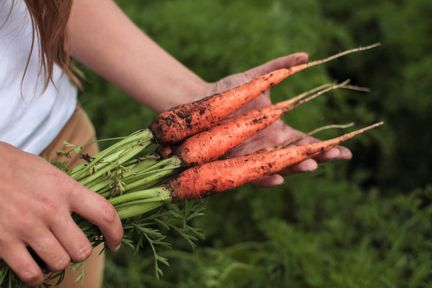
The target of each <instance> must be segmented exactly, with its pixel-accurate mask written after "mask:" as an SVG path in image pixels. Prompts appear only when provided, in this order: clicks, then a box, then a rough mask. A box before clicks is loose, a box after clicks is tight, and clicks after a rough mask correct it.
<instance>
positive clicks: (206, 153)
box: [0, 44, 382, 284]
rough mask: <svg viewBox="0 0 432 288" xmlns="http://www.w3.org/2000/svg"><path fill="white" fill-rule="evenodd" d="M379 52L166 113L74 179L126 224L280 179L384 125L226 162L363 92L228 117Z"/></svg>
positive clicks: (271, 76)
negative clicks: (286, 86) (296, 81)
mask: <svg viewBox="0 0 432 288" xmlns="http://www.w3.org/2000/svg"><path fill="white" fill-rule="evenodd" d="M376 46H377V44H374V45H370V46H367V47H362V48H357V49H352V50H348V51H345V52H342V53H339V54H336V55H334V56H331V57H329V58H326V59H323V60H319V61H314V62H310V63H307V64H302V65H298V66H294V67H290V68H284V69H279V70H275V71H272V72H270V73H268V74H265V75H263V76H261V77H259V78H257V79H254V80H252V81H250V82H249V83H246V84H243V85H240V86H238V87H236V88H233V89H231V90H229V91H225V92H222V93H218V94H215V95H212V96H209V97H206V98H204V99H202V100H199V101H195V102H192V103H188V104H185V105H181V106H177V107H174V108H172V109H170V110H168V111H165V112H163V113H161V114H159V115H158V116H157V118H156V120H155V121H154V122H153V123H152V124H151V125H150V127H149V129H144V130H141V131H138V132H136V133H134V134H132V135H130V136H128V137H125V138H124V139H122V140H121V141H119V142H118V143H115V144H114V145H112V146H111V147H109V148H107V149H105V150H103V151H101V152H100V153H98V154H97V155H93V156H94V158H93V157H88V155H87V157H85V158H86V159H87V163H84V164H82V165H80V166H78V167H76V168H74V169H73V170H71V171H68V173H69V175H70V176H71V177H73V178H74V179H75V180H77V181H79V182H80V183H82V184H83V185H85V186H86V187H88V188H89V189H91V190H93V191H95V192H97V193H99V194H101V195H103V196H104V197H106V198H107V199H109V201H110V202H111V203H112V204H113V205H114V207H115V208H116V209H117V211H118V214H119V215H120V217H121V219H123V220H125V219H128V218H131V217H135V216H139V215H143V214H146V213H149V212H150V211H153V210H155V209H157V208H159V207H161V206H162V205H164V204H165V203H169V202H172V201H183V200H186V199H197V198H202V197H204V196H208V195H210V194H213V193H217V192H221V191H225V190H228V189H232V188H235V187H239V186H241V185H243V184H246V183H249V182H252V181H254V180H257V179H259V178H261V177H263V176H266V175H271V174H275V173H278V172H280V171H282V170H284V169H286V168H287V167H289V166H291V165H294V164H297V163H299V162H302V161H304V160H306V159H308V158H311V157H315V156H316V155H318V154H320V153H322V152H325V151H327V150H330V149H331V148H333V147H335V146H336V145H339V144H340V143H342V142H344V141H346V140H348V139H351V138H353V137H354V136H356V135H358V134H360V133H363V132H364V131H366V130H369V129H372V128H375V127H377V126H379V125H381V124H382V122H380V123H376V124H373V125H371V126H368V127H366V128H363V129H360V130H357V131H354V132H351V133H348V134H345V135H342V136H340V137H337V138H334V139H330V140H326V141H321V142H317V143H313V144H307V145H303V146H281V147H273V148H269V149H266V150H263V151H257V152H255V153H252V154H249V155H246V156H240V157H232V158H226V159H221V157H222V156H224V155H226V154H227V153H228V152H229V151H231V150H232V149H233V148H234V147H236V146H238V145H240V144H241V143H243V142H244V141H246V140H247V139H249V138H251V137H253V136H254V135H256V134H257V133H258V132H259V131H261V130H263V129H265V128H266V127H268V126H269V125H271V124H272V123H274V122H275V121H276V120H278V119H279V118H280V117H281V116H282V115H283V114H284V113H286V112H288V111H290V110H292V109H294V108H296V107H298V106H300V105H302V104H304V103H307V102H309V101H311V100H313V99H315V98H316V97H318V96H320V95H322V94H324V93H326V92H328V91H331V90H333V89H337V88H345V89H353V90H358V89H359V88H358V87H355V86H351V85H349V84H348V82H347V81H346V82H343V83H341V84H326V85H323V86H320V87H318V88H315V89H313V90H311V91H309V92H306V93H303V94H301V95H298V96H296V97H294V98H291V99H289V100H287V101H283V102H280V103H277V104H274V105H269V106H267V107H263V108H259V109H254V110H250V111H248V112H246V113H244V114H241V115H238V116H235V117H228V116H230V115H231V114H233V113H234V112H236V111H238V110H239V109H240V108H241V107H243V106H244V105H245V104H247V103H249V102H251V101H253V100H254V99H256V98H257V97H258V96H259V95H261V94H262V92H264V91H266V90H268V89H269V88H271V87H272V86H274V85H276V84H278V83H280V82H281V81H283V80H284V79H286V78H287V77H289V76H291V75H293V74H295V73H297V72H299V71H302V70H304V69H306V68H309V67H313V66H316V65H318V64H322V63H325V62H327V61H330V60H333V59H335V58H338V57H341V56H343V55H346V54H350V53H353V52H358V51H363V50H367V49H371V48H373V47H376ZM157 147H159V148H160V147H164V149H165V151H168V153H167V154H168V157H166V158H165V159H164V158H160V157H159V156H158V155H157V153H155V151H156V150H157ZM76 221H77V222H78V224H79V225H80V227H81V228H82V229H83V231H84V232H85V233H86V235H87V236H88V237H89V239H90V241H91V242H92V244H93V245H95V246H96V245H98V244H99V243H101V242H103V237H102V236H101V233H100V232H99V230H98V229H97V228H96V227H95V226H93V225H92V224H90V223H89V222H87V221H86V220H84V219H78V218H77V219H76ZM4 266H5V265H3V264H2V266H0V280H1V281H0V284H2V283H3V281H4V280H5V279H6V278H5V275H11V273H10V271H8V270H7V267H6V268H5V267H4ZM8 273H9V274H8ZM2 275H3V277H2ZM11 277H12V276H11ZM9 280H10V279H9ZM5 283H6V282H5ZM15 283H16V282H15Z"/></svg>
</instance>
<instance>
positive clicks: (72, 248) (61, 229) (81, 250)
mask: <svg viewBox="0 0 432 288" xmlns="http://www.w3.org/2000/svg"><path fill="white" fill-rule="evenodd" d="M51 230H52V232H53V234H54V236H55V237H56V238H57V239H58V241H59V242H60V243H61V245H62V246H63V247H64V249H65V250H66V252H67V253H68V254H69V256H70V258H71V259H72V261H74V262H82V261H84V260H86V259H87V258H88V257H89V256H90V255H91V251H92V246H91V244H90V241H89V240H88V239H87V237H86V236H85V235H84V233H83V232H82V230H81V229H80V228H79V227H78V225H77V224H76V223H75V222H74V221H73V219H72V217H71V216H70V215H67V216H66V217H65V218H64V219H62V220H57V221H55V223H53V224H52V225H51Z"/></svg>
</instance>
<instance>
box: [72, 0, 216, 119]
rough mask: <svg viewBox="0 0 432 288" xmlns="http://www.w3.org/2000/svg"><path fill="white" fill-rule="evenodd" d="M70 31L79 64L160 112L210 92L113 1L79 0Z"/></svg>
mask: <svg viewBox="0 0 432 288" xmlns="http://www.w3.org/2000/svg"><path fill="white" fill-rule="evenodd" d="M69 29H70V33H71V40H72V53H73V56H74V57H75V58H76V59H77V60H78V61H80V62H81V63H83V64H84V65H86V66H87V67H89V68H90V69H92V70H94V71H95V72H96V73H98V74H100V75H101V76H103V77H104V78H106V79H107V80H109V81H111V82H112V83H114V84H115V85H117V86H119V87H120V88H121V89H123V90H124V91H125V92H126V93H127V94H129V95H130V96H132V97H133V98H135V99H136V100H138V101H139V102H140V103H142V104H143V105H145V106H147V107H150V108H151V109H153V110H155V111H162V110H165V109H167V108H169V107H172V106H175V105H178V104H182V103H186V102H191V100H192V99H194V98H197V97H199V96H201V97H203V96H204V95H205V94H206V91H208V90H209V88H208V85H209V84H207V83H206V82H205V81H204V80H202V79H201V78H199V77H198V76H197V75H196V74H194V73H193V72H191V71H190V70H189V69H187V68H186V67H185V66H183V65H182V64H181V63H180V62H178V61H177V60H176V59H174V58H173V57H172V56H171V55H169V54H168V53H166V52H165V51H164V50H163V49H162V48H160V47H159V46H158V45H157V44H156V43H154V42H153V41H152V40H151V39H150V38H149V37H147V36H146V35H145V34H144V33H143V32H142V31H141V30H140V29H139V28H138V27H137V26H136V25H135V24H134V23H132V22H131V20H129V18H128V17H127V16H126V15H125V14H124V13H123V12H122V11H121V10H120V8H119V7H118V6H117V5H116V4H115V3H114V2H113V1H112V0H91V1H88V0H75V1H74V4H73V8H72V14H71V18H70V21H69Z"/></svg>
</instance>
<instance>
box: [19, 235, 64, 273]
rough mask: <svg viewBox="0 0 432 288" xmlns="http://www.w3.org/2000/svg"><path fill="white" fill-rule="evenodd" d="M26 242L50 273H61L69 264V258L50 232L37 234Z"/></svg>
mask: <svg viewBox="0 0 432 288" xmlns="http://www.w3.org/2000/svg"><path fill="white" fill-rule="evenodd" d="M39 235H40V236H36V237H35V236H34V235H33V237H32V238H31V239H30V241H28V243H27V244H28V245H29V246H30V247H31V248H32V249H33V251H34V252H35V253H36V254H37V255H38V256H39V257H40V258H41V259H42V260H43V262H44V263H45V264H46V265H47V267H48V269H49V270H51V271H61V270H63V269H65V268H66V266H67V265H69V263H70V257H69V255H68V253H66V250H65V249H64V248H63V247H62V246H61V245H60V243H59V242H58V240H57V239H56V238H55V237H54V235H53V234H52V233H51V232H50V231H48V230H47V231H44V232H41V233H39Z"/></svg>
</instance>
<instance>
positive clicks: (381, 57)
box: [81, 0, 432, 287]
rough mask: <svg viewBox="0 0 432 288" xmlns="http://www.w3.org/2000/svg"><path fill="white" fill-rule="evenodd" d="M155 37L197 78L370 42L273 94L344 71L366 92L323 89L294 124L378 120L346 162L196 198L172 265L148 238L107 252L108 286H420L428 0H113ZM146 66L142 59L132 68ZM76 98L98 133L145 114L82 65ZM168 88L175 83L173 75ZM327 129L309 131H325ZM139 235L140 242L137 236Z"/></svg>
mask: <svg viewBox="0 0 432 288" xmlns="http://www.w3.org/2000/svg"><path fill="white" fill-rule="evenodd" d="M118 4H119V5H120V6H121V7H122V8H124V9H125V11H126V12H127V14H128V15H129V16H130V17H132V19H133V20H134V21H135V22H136V23H137V24H138V25H139V26H140V27H141V28H143V29H144V30H145V31H146V32H147V33H148V34H149V35H150V36H151V37H152V38H153V39H155V40H156V42H158V43H159V44H160V45H162V47H163V48H165V49H166V50H167V51H168V52H170V53H172V54H173V55H174V56H175V57H176V58H178V59H179V60H180V61H182V62H183V63H184V64H185V65H186V66H188V67H189V68H191V69H192V70H193V71H195V72H197V73H198V74H199V75H200V76H201V77H203V78H204V79H206V80H208V81H216V80H218V79H220V78H222V77H225V76H227V75H229V74H232V73H237V72H241V71H243V70H245V69H248V68H250V67H253V66H255V65H259V64H261V63H263V62H265V61H268V60H270V59H273V58H275V57H279V56H282V55H285V54H289V53H292V52H296V51H300V50H302V51H307V52H309V53H310V56H311V59H318V58H321V57H325V56H327V55H330V54H332V53H335V52H338V51H341V50H344V49H348V48H352V47H356V46H359V45H364V44H370V43H373V42H382V43H383V46H382V47H381V48H379V49H376V50H374V51H370V52H368V53H364V54H357V55H353V56H349V57H346V58H344V59H340V60H338V61H336V62H333V63H330V64H329V65H326V66H325V67H316V68H313V69H311V70H308V71H305V72H302V73H300V74H298V75H296V76H294V77H292V78H290V79H289V80H287V81H286V82H284V83H283V84H282V85H280V87H276V89H273V91H272V97H273V99H274V100H281V99H285V98H287V97H290V96H292V95H295V94H296V93H299V92H302V91H304V90H307V89H310V88H312V87H314V86H317V85H320V84H323V83H325V82H328V81H330V80H332V79H335V80H339V81H341V80H344V79H346V78H350V79H352V82H353V83H354V84H358V85H363V86H369V87H371V88H372V93H370V94H366V95H365V94H357V93H354V92H345V91H344V92H335V93H333V95H329V96H326V97H323V98H321V99H318V100H317V101H316V102H314V103H312V104H308V105H307V106H304V107H301V108H299V109H298V110H297V111H294V112H292V113H290V114H289V115H288V116H287V117H286V118H285V120H286V121H288V122H289V123H290V124H291V125H293V126H294V127H297V128H300V129H302V130H304V131H309V130H312V129H314V128H316V127H319V126H322V125H326V124H329V123H346V122H349V121H355V122H356V123H357V124H358V125H363V124H368V123H371V122H373V121H375V120H381V119H382V120H385V121H386V125H385V126H384V127H383V128H381V129H379V130H377V131H373V132H371V133H368V134H365V135H364V136H362V137H359V138H357V139H355V140H353V141H351V142H349V143H348V144H347V145H348V146H349V147H350V148H351V149H352V150H353V152H354V159H353V160H352V161H350V162H348V163H346V162H345V163H341V162H338V163H329V164H325V165H324V166H322V167H321V168H319V169H318V171H317V172H314V173H311V174H307V175H295V176H289V177H287V179H286V180H287V183H286V184H285V185H283V186H281V187H277V188H273V189H270V190H268V189H258V188H256V187H253V186H248V187H244V188H241V189H239V190H236V191H230V192H226V193H224V194H222V195H218V196H215V197H212V198H211V200H210V201H208V209H207V210H206V215H205V217H201V219H199V220H197V221H196V223H195V226H197V227H200V228H201V229H203V230H204V231H205V235H206V239H205V240H204V241H202V242H201V243H200V245H199V247H198V249H197V250H196V251H195V252H191V251H190V248H188V246H187V245H186V244H185V243H184V241H183V242H182V241H181V240H180V239H177V238H176V237H174V238H172V239H170V241H174V243H175V244H176V247H182V249H180V251H171V252H166V253H164V254H163V255H161V256H162V257H167V258H169V259H171V260H172V261H171V262H170V263H171V267H170V268H169V269H163V271H164V274H165V275H164V277H162V278H161V280H156V279H155V278H154V277H153V276H152V269H153V267H152V265H153V264H152V263H153V262H152V260H153V259H152V257H150V255H151V248H150V247H149V246H148V248H147V251H146V252H143V253H142V254H140V255H136V256H131V255H130V254H131V253H130V252H127V251H128V250H127V249H122V251H121V253H120V254H118V255H115V256H111V255H110V257H108V263H107V273H106V285H105V286H107V287H148V286H149V287H428V285H429V283H431V281H432V275H431V272H430V271H432V270H431V268H432V265H431V264H432V263H431V260H430V259H432V250H431V248H432V247H431V243H430V239H431V236H432V235H431V233H432V232H431V231H432V229H431V228H432V227H431V221H430V219H431V212H432V210H431V207H430V203H431V195H432V188H431V186H430V185H431V184H430V183H431V181H430V173H431V171H432V167H431V166H432V164H431V163H432V161H430V159H432V150H431V149H430V148H429V146H430V143H432V134H431V133H429V130H430V127H429V125H428V124H430V123H432V118H431V117H432V113H431V112H432V109H431V108H432V107H431V106H432V100H431V99H432V98H431V97H429V95H427V92H428V91H431V90H432V89H431V88H432V87H431V85H432V84H431V83H432V78H431V77H432V74H431V73H430V71H429V70H430V67H431V65H432V54H431V53H430V51H431V50H432V41H431V40H430V39H431V37H430V35H431V34H432V33H431V32H432V31H431V30H432V23H431V21H432V18H431V17H430V15H431V14H432V2H431V1H429V0H412V1H391V0H383V1H372V0H367V1H360V0H354V1H345V2H341V1H318V0H305V1H283V0H269V1H258V0H247V1H246V0H235V1H227V0H211V1H192V0H182V1H180V0H158V1H156V0H150V1H138V0H134V1H125V0H122V1H118ZM143 73H145V69H144V70H143ZM87 75H88V79H89V84H88V85H87V89H86V91H85V93H83V95H81V103H82V105H83V106H84V108H85V109H86V110H87V111H88V112H89V114H90V116H91V118H92V119H93V121H94V122H95V126H96V128H97V131H98V134H99V136H100V137H101V138H105V137H112V136H122V135H126V134H128V133H129V132H132V131H134V130H137V129H139V128H142V127H144V126H146V125H147V124H148V123H149V122H150V121H151V119H152V115H153V113H152V112H150V111H149V110H147V109H145V108H141V107H140V106H139V105H137V104H136V103H135V102H134V101H133V100H128V99H127V98H126V97H125V95H124V94H123V93H122V92H121V91H119V90H118V89H117V88H114V87H112V86H111V85H109V84H107V83H106V82H104V81H103V80H101V79H100V78H98V77H96V76H95V75H93V74H91V73H89V72H87ZM173 89H175V87H173ZM335 134H336V133H335V132H329V133H322V134H319V135H318V137H323V138H326V137H329V136H334V135H335ZM144 245H145V244H144Z"/></svg>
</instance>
